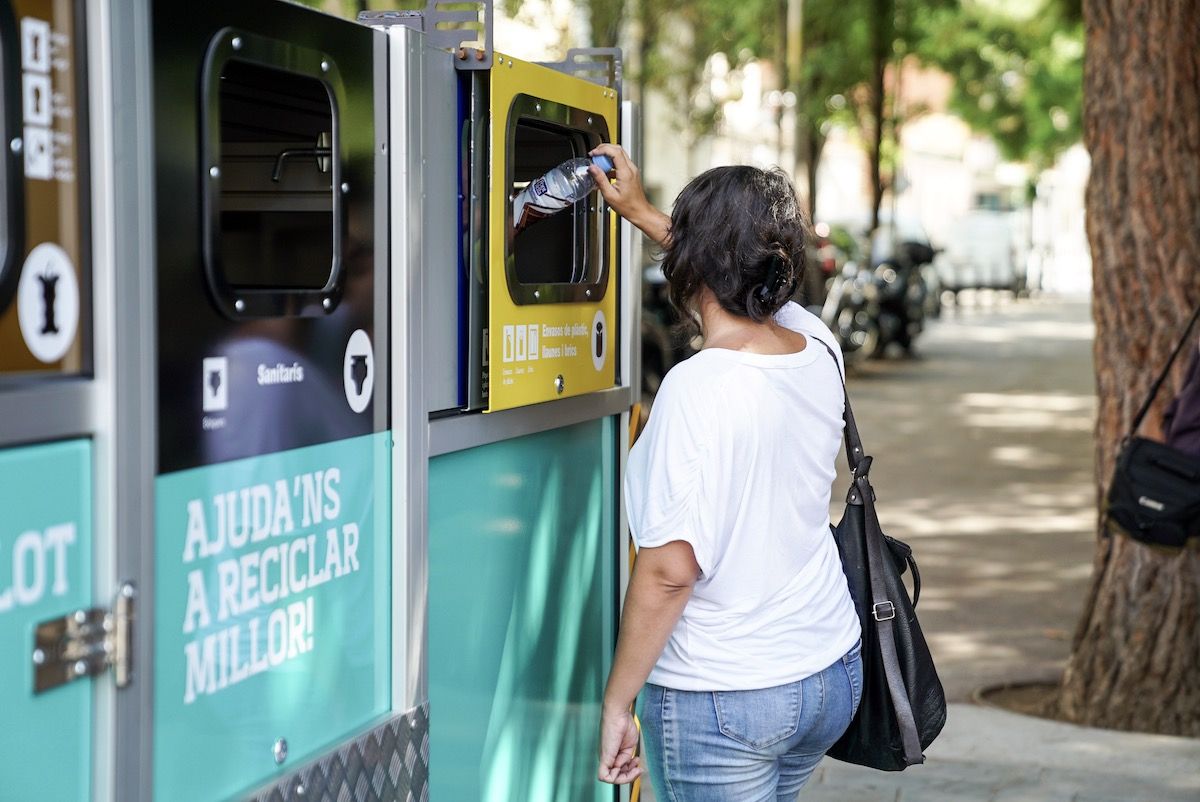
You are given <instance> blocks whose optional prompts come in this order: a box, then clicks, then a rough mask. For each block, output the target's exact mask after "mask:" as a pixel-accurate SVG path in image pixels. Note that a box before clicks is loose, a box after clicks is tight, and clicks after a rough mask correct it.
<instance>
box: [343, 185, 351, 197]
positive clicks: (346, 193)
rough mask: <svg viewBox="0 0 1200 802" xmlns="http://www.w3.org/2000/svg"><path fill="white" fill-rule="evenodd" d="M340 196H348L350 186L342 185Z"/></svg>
mask: <svg viewBox="0 0 1200 802" xmlns="http://www.w3.org/2000/svg"><path fill="white" fill-rule="evenodd" d="M342 194H343V195H349V194H350V185H349V184H342Z"/></svg>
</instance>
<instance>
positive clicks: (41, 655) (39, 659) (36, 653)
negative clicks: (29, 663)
mask: <svg viewBox="0 0 1200 802" xmlns="http://www.w3.org/2000/svg"><path fill="white" fill-rule="evenodd" d="M45 662H46V653H45V652H43V651H42V650H41V649H34V650H33V664H34V665H35V666H40V665H43V664H45Z"/></svg>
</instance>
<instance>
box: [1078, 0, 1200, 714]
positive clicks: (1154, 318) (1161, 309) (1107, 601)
mask: <svg viewBox="0 0 1200 802" xmlns="http://www.w3.org/2000/svg"><path fill="white" fill-rule="evenodd" d="M1084 6H1085V15H1086V23H1087V59H1086V65H1085V72H1084V137H1085V141H1086V143H1087V146H1088V150H1089V151H1091V156H1092V172H1091V177H1090V180H1089V181H1088V188H1087V230H1088V239H1089V240H1090V242H1091V247H1092V259H1093V265H1094V274H1095V297H1094V304H1093V307H1094V313H1095V318H1096V345H1095V361H1096V391H1097V395H1098V397H1099V407H1100V408H1099V420H1098V421H1097V426H1096V435H1097V448H1096V458H1097V459H1096V464H1097V476H1098V484H1099V492H1100V498H1101V499H1103V498H1104V495H1105V494H1106V493H1107V491H1108V484H1109V480H1110V477H1111V474H1112V470H1113V464H1114V460H1115V457H1116V453H1117V450H1118V446H1119V443H1120V441H1121V439H1122V437H1124V435H1125V434H1126V433H1127V430H1128V427H1129V424H1130V421H1131V419H1132V417H1133V415H1134V413H1135V412H1136V410H1137V407H1138V405H1139V403H1140V402H1141V401H1142V400H1143V398H1144V396H1145V393H1146V392H1147V390H1148V387H1149V385H1150V383H1151V381H1152V380H1153V377H1154V374H1155V373H1156V372H1157V371H1158V370H1160V369H1161V366H1162V365H1163V364H1164V362H1165V360H1166V358H1167V354H1168V353H1169V351H1170V349H1171V347H1172V345H1173V344H1174V343H1175V341H1176V340H1177V339H1178V337H1179V334H1180V330H1181V328H1182V325H1183V323H1184V322H1185V321H1186V319H1187V317H1188V315H1189V313H1190V312H1191V311H1192V309H1193V308H1194V305H1195V304H1196V303H1197V302H1200V48H1197V42H1200V0H1140V1H1135V0H1087V2H1085V3H1084ZM1184 361H1186V360H1184ZM1179 367H1180V368H1182V367H1183V365H1180V366H1179ZM1174 379H1175V381H1173V382H1169V383H1168V385H1167V387H1166V388H1165V390H1164V392H1163V393H1162V395H1163V397H1162V398H1160V399H1159V402H1158V404H1156V406H1155V408H1154V410H1153V411H1152V414H1151V419H1150V426H1149V427H1148V430H1149V431H1151V432H1152V431H1155V430H1156V429H1158V428H1159V421H1160V420H1161V413H1162V409H1163V406H1164V405H1165V403H1166V402H1167V401H1168V400H1169V397H1170V396H1171V395H1172V391H1173V390H1175V389H1177V388H1178V379H1179V373H1178V372H1177V373H1176V375H1175V377H1174ZM1061 708H1062V712H1063V714H1064V715H1065V716H1066V717H1067V718H1069V719H1071V720H1073V721H1077V722H1080V723H1084V724H1091V725H1097V726H1103V727H1112V728H1117V729H1125V730H1142V731H1150V732H1162V733H1174V734H1179V735H1190V736H1200V544H1197V543H1195V542H1192V543H1191V544H1190V546H1189V547H1188V548H1186V549H1183V550H1177V551H1168V550H1165V549H1154V548H1149V547H1146V546H1143V545H1141V544H1139V543H1136V542H1134V541H1131V540H1129V539H1127V538H1125V537H1124V536H1115V537H1112V538H1106V537H1104V536H1103V533H1102V535H1101V537H1100V541H1099V543H1098V547H1097V552H1096V564H1095V574H1094V577H1093V583H1092V588H1091V591H1090V593H1089V598H1088V601H1087V605H1086V609H1085V611H1084V614H1083V618H1082V620H1081V621H1080V624H1079V629H1078V630H1077V632H1076V636H1075V643H1074V651H1073V654H1072V655H1071V659H1070V661H1069V663H1068V666H1067V671H1066V675H1065V676H1064V678H1063V689H1062V697H1061Z"/></svg>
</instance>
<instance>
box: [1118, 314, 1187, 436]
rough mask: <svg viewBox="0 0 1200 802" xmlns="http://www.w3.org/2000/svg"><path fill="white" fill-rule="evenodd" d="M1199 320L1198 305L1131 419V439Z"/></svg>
mask: <svg viewBox="0 0 1200 802" xmlns="http://www.w3.org/2000/svg"><path fill="white" fill-rule="evenodd" d="M1197 319H1200V305H1198V306H1197V307H1196V311H1195V312H1193V313H1192V319H1191V320H1189V321H1188V324H1187V326H1186V327H1185V328H1184V330H1183V336H1182V337H1180V338H1179V342H1178V343H1177V344H1176V345H1175V350H1174V351H1172V352H1171V356H1170V357H1168V358H1167V364H1166V365H1164V366H1163V369H1162V372H1161V373H1159V374H1158V378H1157V379H1155V380H1154V384H1153V385H1151V386H1150V393H1149V395H1147V396H1146V400H1145V401H1144V402H1143V403H1142V408H1141V409H1139V410H1138V413H1137V415H1135V416H1134V417H1133V425H1132V426H1130V427H1129V436H1130V437H1133V436H1134V435H1135V434H1137V430H1138V427H1140V426H1141V425H1142V421H1143V420H1144V419H1145V417H1146V415H1147V414H1148V413H1149V412H1150V406H1151V404H1153V403H1154V399H1155V398H1156V397H1157V396H1158V391H1159V390H1161V389H1162V386H1163V382H1165V381H1166V380H1167V375H1168V374H1169V373H1170V372H1171V366H1172V365H1174V364H1175V360H1176V359H1178V358H1179V355H1180V354H1181V353H1182V352H1183V348H1184V346H1185V345H1187V341H1188V336H1189V335H1190V334H1191V333H1192V327H1193V326H1195V325H1196V320H1197Z"/></svg>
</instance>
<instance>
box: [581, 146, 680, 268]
mask: <svg viewBox="0 0 1200 802" xmlns="http://www.w3.org/2000/svg"><path fill="white" fill-rule="evenodd" d="M589 155H591V156H598V155H604V156H607V157H609V158H610V159H612V162H613V173H615V175H616V181H615V182H613V183H610V182H609V180H608V176H606V175H605V174H604V172H603V171H602V170H601V169H600V168H599V167H597V166H596V165H594V164H593V165H592V166H591V167H589V168H588V172H590V173H591V174H592V178H593V179H594V180H595V181H596V186H597V187H598V188H599V189H600V194H601V195H603V196H604V200H605V202H607V203H608V205H609V207H610V208H612V210H613V211H615V212H616V213H617V214H619V215H621V216H622V217H624V218H625V219H626V220H628V221H629V222H631V223H633V224H634V225H635V226H637V227H638V228H640V229H641V230H642V232H643V233H644V234H645V235H646V236H647V237H649V238H650V239H652V240H654V241H655V242H657V243H658V244H659V245H660V246H666V244H667V240H668V239H669V238H670V235H671V218H670V217H668V216H667V215H665V214H663V213H662V212H660V211H659V210H658V209H655V208H654V206H653V204H651V203H650V201H649V200H647V199H646V191H645V190H644V189H642V178H641V175H640V174H639V173H638V168H637V166H636V165H635V164H634V163H633V162H632V161H630V160H629V155H628V154H627V153H626V152H625V149H624V148H621V147H617V146H616V145H607V144H606V145H600V146H599V147H597V148H595V149H594V150H592V151H591V153H590V154H589Z"/></svg>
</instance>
